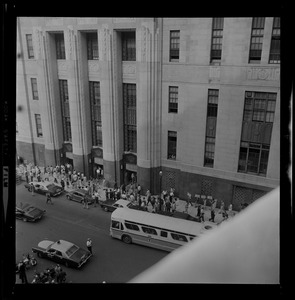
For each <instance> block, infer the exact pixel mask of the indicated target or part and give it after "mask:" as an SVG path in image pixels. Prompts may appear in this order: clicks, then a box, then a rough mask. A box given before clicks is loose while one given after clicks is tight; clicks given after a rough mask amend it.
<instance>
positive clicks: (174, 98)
mask: <svg viewBox="0 0 295 300" xmlns="http://www.w3.org/2000/svg"><path fill="white" fill-rule="evenodd" d="M177 110H178V87H177V86H169V108H168V112H169V113H177Z"/></svg>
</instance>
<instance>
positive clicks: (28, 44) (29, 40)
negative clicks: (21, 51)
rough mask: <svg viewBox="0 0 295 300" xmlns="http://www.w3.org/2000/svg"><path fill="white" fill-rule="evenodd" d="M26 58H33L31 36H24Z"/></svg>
mask: <svg viewBox="0 0 295 300" xmlns="http://www.w3.org/2000/svg"><path fill="white" fill-rule="evenodd" d="M26 40H27V49H28V58H29V59H32V58H34V48H33V38H32V35H31V34H26Z"/></svg>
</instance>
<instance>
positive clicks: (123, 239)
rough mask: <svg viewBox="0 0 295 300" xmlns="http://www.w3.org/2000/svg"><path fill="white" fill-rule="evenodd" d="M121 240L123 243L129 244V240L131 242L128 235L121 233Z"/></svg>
mask: <svg viewBox="0 0 295 300" xmlns="http://www.w3.org/2000/svg"><path fill="white" fill-rule="evenodd" d="M122 241H123V242H124V243H126V244H131V242H132V239H131V237H130V236H129V235H126V234H125V235H123V236H122Z"/></svg>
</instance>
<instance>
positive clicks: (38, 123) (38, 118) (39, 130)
mask: <svg viewBox="0 0 295 300" xmlns="http://www.w3.org/2000/svg"><path fill="white" fill-rule="evenodd" d="M35 121H36V132H37V137H43V133H42V124H41V116H40V115H39V114H35Z"/></svg>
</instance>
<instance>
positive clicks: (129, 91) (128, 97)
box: [123, 83, 137, 153]
mask: <svg viewBox="0 0 295 300" xmlns="http://www.w3.org/2000/svg"><path fill="white" fill-rule="evenodd" d="M123 106H124V151H128V152H129V151H130V152H134V153H136V151H137V132H136V84H133V83H123Z"/></svg>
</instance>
